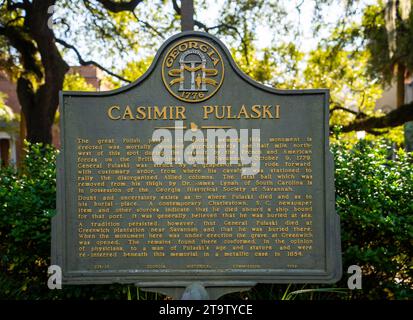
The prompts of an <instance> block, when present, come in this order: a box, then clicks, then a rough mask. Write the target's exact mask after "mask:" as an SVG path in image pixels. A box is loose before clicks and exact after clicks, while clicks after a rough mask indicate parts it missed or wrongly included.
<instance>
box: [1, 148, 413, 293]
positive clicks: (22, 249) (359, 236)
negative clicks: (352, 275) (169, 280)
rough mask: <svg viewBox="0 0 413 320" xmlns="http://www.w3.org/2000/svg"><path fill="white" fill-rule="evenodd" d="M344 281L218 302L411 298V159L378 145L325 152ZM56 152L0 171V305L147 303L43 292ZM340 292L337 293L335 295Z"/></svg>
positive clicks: (272, 288) (76, 289)
mask: <svg viewBox="0 0 413 320" xmlns="http://www.w3.org/2000/svg"><path fill="white" fill-rule="evenodd" d="M332 150H333V153H334V158H335V166H336V169H335V173H336V182H335V184H336V200H337V202H336V203H337V213H338V214H339V215H340V218H341V226H342V251H343V278H342V280H341V281H340V282H339V283H338V284H337V285H335V286H334V287H335V288H332V285H328V286H320V285H291V286H288V288H287V286H286V285H258V286H257V287H255V288H254V289H253V290H251V291H249V292H245V293H241V294H232V295H229V296H226V297H225V298H228V297H232V298H240V297H241V298H249V299H281V298H282V297H283V296H284V298H287V296H288V298H291V299H292V298H294V299H349V298H352V299H407V298H410V299H411V298H412V297H413V290H412V286H413V270H412V264H413V261H412V248H413V242H412V239H413V215H412V213H413V202H412V199H413V157H412V154H406V153H405V152H403V151H401V150H400V151H397V152H394V151H392V149H391V147H389V145H388V144H385V143H384V142H368V141H365V140H362V141H360V142H359V143H358V144H357V145H355V146H354V147H353V148H348V145H345V144H336V145H333V147H332ZM56 153H57V152H56V151H55V150H54V149H52V148H50V147H43V146H42V145H31V146H29V147H28V151H27V155H26V157H25V159H24V163H23V166H22V168H21V170H20V171H19V172H17V171H16V170H15V169H13V168H4V169H1V171H0V252H1V258H0V298H3V299H5V298H7V299H127V298H129V299H133V300H135V299H153V298H159V297H157V296H156V295H154V294H148V293H144V292H141V291H140V290H138V289H136V288H131V287H129V286H121V285H118V284H114V285H99V286H98V285H96V286H63V290H53V291H52V290H49V289H48V288H47V285H46V282H47V274H46V272H47V267H48V266H49V265H50V258H49V256H50V219H51V217H52V216H53V215H54V214H55V196H56V194H55V192H56V181H55V160H56ZM353 264H357V265H359V266H361V267H362V269H363V282H362V285H363V289H362V290H347V289H344V288H347V278H348V275H347V274H346V271H347V268H348V266H350V265H353ZM340 288H343V289H340Z"/></svg>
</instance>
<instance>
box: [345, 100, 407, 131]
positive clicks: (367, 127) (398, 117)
mask: <svg viewBox="0 0 413 320" xmlns="http://www.w3.org/2000/svg"><path fill="white" fill-rule="evenodd" d="M409 121H413V102H410V103H407V104H404V105H402V106H400V107H399V108H397V109H395V110H392V111H390V112H389V113H388V114H386V115H384V116H380V117H369V118H363V119H356V120H354V121H353V122H352V123H350V124H348V125H345V126H344V127H343V128H342V130H341V131H342V132H351V131H367V132H369V131H372V130H374V129H383V128H389V127H397V126H400V125H402V124H405V123H406V122H409Z"/></svg>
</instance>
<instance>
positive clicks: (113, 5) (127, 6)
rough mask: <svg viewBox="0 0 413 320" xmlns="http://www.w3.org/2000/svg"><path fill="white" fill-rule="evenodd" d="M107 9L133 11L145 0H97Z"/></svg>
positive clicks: (116, 11)
mask: <svg viewBox="0 0 413 320" xmlns="http://www.w3.org/2000/svg"><path fill="white" fill-rule="evenodd" d="M97 1H98V2H100V3H101V4H102V5H103V7H104V8H105V9H106V10H109V11H112V12H115V13H118V12H122V11H133V10H135V8H136V7H137V6H138V4H139V3H141V2H142V1H143V0H130V1H121V2H115V1H113V0H97Z"/></svg>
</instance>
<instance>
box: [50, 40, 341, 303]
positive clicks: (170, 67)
mask: <svg viewBox="0 0 413 320" xmlns="http://www.w3.org/2000/svg"><path fill="white" fill-rule="evenodd" d="M60 108H61V109H60V114H61V143H62V150H61V153H60V155H59V159H58V202H57V204H58V214H57V215H56V216H55V217H54V218H53V223H52V262H53V264H55V265H59V266H61V268H62V276H63V284H91V283H114V282H118V283H135V284H137V285H138V286H140V287H147V288H148V290H150V289H152V290H158V291H161V292H166V293H170V292H172V291H171V290H175V291H174V292H177V290H178V291H179V290H181V289H183V288H185V287H187V286H189V285H190V284H192V283H194V282H200V283H202V284H203V285H204V286H205V287H206V288H209V289H211V290H215V292H216V293H215V296H219V295H221V294H223V293H224V292H229V291H231V290H232V291H235V290H241V288H248V287H251V286H253V285H255V284H256V283H287V282H288V283H331V282H335V281H337V280H338V279H339V278H340V277H341V249H340V229H339V218H338V216H337V215H336V213H335V208H334V202H335V201H334V180H333V162H332V157H331V154H330V152H329V141H328V116H329V114H328V90H324V89H316V90H277V89H273V88H270V87H267V86H264V85H261V84H259V83H257V82H255V81H254V80H252V79H251V78H249V77H248V76H247V75H245V74H244V73H242V71H240V70H239V68H238V67H237V65H236V64H235V62H234V61H233V59H232V57H231V55H230V53H229V51H228V49H227V48H226V47H225V46H224V45H223V44H222V42H220V41H219V40H218V39H216V38H215V37H213V36H211V35H208V34H205V33H201V32H184V33H180V34H178V35H176V36H174V37H172V38H170V39H169V40H167V41H166V42H165V43H164V44H163V45H162V47H161V48H160V49H159V51H158V53H157V55H156V56H155V59H154V62H153V63H152V65H151V66H150V68H149V69H148V71H147V72H146V73H145V74H144V75H143V76H142V77H141V78H139V79H138V80H136V81H135V82H134V83H132V84H130V85H128V86H126V87H122V88H120V89H117V90H113V91H108V92H68V91H64V92H62V93H61V96H60ZM180 288H181V289H180ZM168 290H169V291H168Z"/></svg>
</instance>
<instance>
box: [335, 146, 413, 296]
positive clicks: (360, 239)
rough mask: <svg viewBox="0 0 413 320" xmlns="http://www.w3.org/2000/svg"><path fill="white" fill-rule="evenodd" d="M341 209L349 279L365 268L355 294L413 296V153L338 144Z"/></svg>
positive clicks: (345, 264)
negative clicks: (353, 270) (353, 271)
mask: <svg viewBox="0 0 413 320" xmlns="http://www.w3.org/2000/svg"><path fill="white" fill-rule="evenodd" d="M332 150H333V153H334V160H335V187H336V209H337V212H338V214H339V215H340V219H341V230H342V251H343V267H344V270H343V271H344V272H343V275H344V276H343V278H344V279H343V281H342V282H341V285H342V286H343V287H346V281H344V280H346V278H347V276H346V271H347V268H348V266H349V265H353V264H357V265H359V266H360V267H362V270H363V278H362V281H363V282H362V286H363V289H362V290H354V291H352V296H353V298H369V299H406V298H409V297H410V298H412V297H413V295H412V288H413V271H412V262H413V260H412V256H413V255H412V253H413V157H412V154H407V153H406V152H404V151H403V150H399V151H397V152H394V151H393V149H392V148H391V146H389V145H388V144H385V143H384V142H383V141H379V142H367V141H364V140H362V141H360V142H359V143H358V144H357V145H355V146H354V147H353V148H352V149H347V148H346V147H345V146H344V145H334V146H333V148H332Z"/></svg>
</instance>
